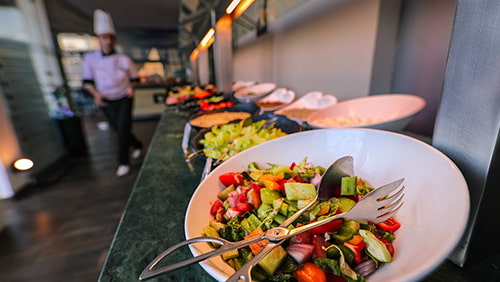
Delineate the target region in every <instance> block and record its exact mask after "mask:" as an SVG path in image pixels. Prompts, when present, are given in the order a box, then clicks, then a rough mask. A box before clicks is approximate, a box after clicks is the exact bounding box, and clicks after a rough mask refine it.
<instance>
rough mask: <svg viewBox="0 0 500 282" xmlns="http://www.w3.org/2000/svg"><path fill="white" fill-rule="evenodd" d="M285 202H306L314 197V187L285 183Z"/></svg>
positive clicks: (312, 185) (306, 184)
mask: <svg viewBox="0 0 500 282" xmlns="http://www.w3.org/2000/svg"><path fill="white" fill-rule="evenodd" d="M285 193H286V198H287V200H307V199H312V198H314V197H315V196H316V187H315V186H314V184H311V183H296V182H287V183H285Z"/></svg>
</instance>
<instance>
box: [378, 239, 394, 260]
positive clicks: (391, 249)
mask: <svg viewBox="0 0 500 282" xmlns="http://www.w3.org/2000/svg"><path fill="white" fill-rule="evenodd" d="M379 240H380V241H381V242H382V243H384V245H385V246H386V247H387V250H388V251H389V253H390V254H391V256H394V246H393V245H392V243H391V242H389V240H387V239H384V238H379Z"/></svg>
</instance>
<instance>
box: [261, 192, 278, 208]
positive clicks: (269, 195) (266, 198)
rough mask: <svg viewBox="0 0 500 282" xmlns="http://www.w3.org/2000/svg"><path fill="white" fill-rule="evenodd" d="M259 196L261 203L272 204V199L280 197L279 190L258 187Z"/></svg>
mask: <svg viewBox="0 0 500 282" xmlns="http://www.w3.org/2000/svg"><path fill="white" fill-rule="evenodd" d="M260 198H261V199H262V204H268V205H272V204H273V201H274V200H277V199H279V198H281V195H280V192H279V191H275V190H271V189H269V188H262V189H260Z"/></svg>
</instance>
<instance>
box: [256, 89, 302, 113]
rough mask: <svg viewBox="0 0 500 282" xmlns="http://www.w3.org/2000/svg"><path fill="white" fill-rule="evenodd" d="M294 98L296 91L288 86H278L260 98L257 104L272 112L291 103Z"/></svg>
mask: <svg viewBox="0 0 500 282" xmlns="http://www.w3.org/2000/svg"><path fill="white" fill-rule="evenodd" d="M294 99H295V92H294V91H292V90H290V89H286V88H278V89H276V90H274V91H273V92H272V93H271V94H269V95H267V96H265V97H264V98H262V99H260V100H258V101H257V102H256V104H257V105H258V106H260V107H261V108H262V109H263V110H264V111H265V112H272V111H275V110H277V109H280V108H283V107H284V106H286V105H288V104H290V103H291V102H292V101H293V100H294Z"/></svg>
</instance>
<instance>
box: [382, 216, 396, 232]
mask: <svg viewBox="0 0 500 282" xmlns="http://www.w3.org/2000/svg"><path fill="white" fill-rule="evenodd" d="M377 226H378V227H379V228H380V229H382V230H384V231H396V230H398V229H399V227H401V223H399V222H398V221H397V220H396V219H395V218H394V217H389V219H387V220H386V221H384V222H381V223H378V224H377Z"/></svg>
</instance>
